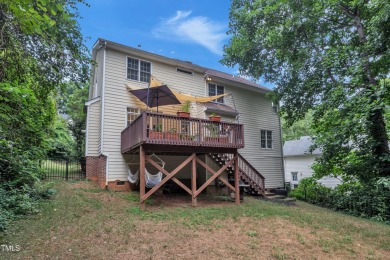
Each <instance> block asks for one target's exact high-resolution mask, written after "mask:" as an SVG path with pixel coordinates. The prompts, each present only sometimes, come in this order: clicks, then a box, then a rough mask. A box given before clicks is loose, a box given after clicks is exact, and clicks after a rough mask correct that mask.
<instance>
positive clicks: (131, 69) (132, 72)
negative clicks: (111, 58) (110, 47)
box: [127, 57, 152, 82]
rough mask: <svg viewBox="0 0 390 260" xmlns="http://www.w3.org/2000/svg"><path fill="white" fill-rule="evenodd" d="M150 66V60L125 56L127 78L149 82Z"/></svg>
mask: <svg viewBox="0 0 390 260" xmlns="http://www.w3.org/2000/svg"><path fill="white" fill-rule="evenodd" d="M151 67H152V64H151V63H150V62H147V61H143V60H139V59H134V58H130V57H127V78H128V79H132V80H137V81H142V82H149V81H150V72H151Z"/></svg>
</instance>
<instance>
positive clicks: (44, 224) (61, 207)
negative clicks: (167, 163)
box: [0, 182, 390, 259]
mask: <svg viewBox="0 0 390 260" xmlns="http://www.w3.org/2000/svg"><path fill="white" fill-rule="evenodd" d="M56 186H57V189H58V191H59V193H58V194H57V195H56V197H55V199H54V200H52V201H50V202H49V203H46V204H45V205H44V208H43V211H42V212H41V213H39V214H38V215H34V216H31V217H28V218H26V219H22V220H20V221H17V222H16V223H15V225H14V226H13V227H12V228H11V229H10V230H9V231H8V234H7V235H5V236H2V237H1V238H0V244H7V245H12V244H13V245H15V244H18V245H20V248H21V250H20V251H19V252H17V253H15V252H14V253H12V252H1V251H0V259H80V258H83V259H205V258H207V259H330V258H333V259H388V258H387V257H388V255H389V254H390V248H389V246H388V245H389V244H390V226H388V225H383V224H380V223H376V222H373V221H368V220H364V219H359V218H354V217H350V216H347V215H343V214H339V213H335V212H332V211H329V210H326V209H322V208H318V207H315V206H312V205H308V204H306V203H298V204H297V205H298V206H297V207H287V206H284V205H280V204H275V203H270V202H267V201H262V200H257V199H253V198H251V197H245V199H244V203H243V204H242V205H240V206H236V205H235V204H234V202H230V201H224V199H223V198H212V197H203V198H200V199H199V200H198V205H199V206H198V207H197V208H193V207H191V198H190V197H189V196H181V195H180V196H172V195H167V196H165V197H162V196H161V197H154V198H152V200H150V201H149V202H148V205H147V210H146V211H145V212H141V211H140V210H139V207H138V201H139V195H138V193H136V192H117V193H115V192H109V191H101V190H99V189H97V187H96V186H95V185H94V183H91V182H78V183H66V182H62V183H58V184H56Z"/></svg>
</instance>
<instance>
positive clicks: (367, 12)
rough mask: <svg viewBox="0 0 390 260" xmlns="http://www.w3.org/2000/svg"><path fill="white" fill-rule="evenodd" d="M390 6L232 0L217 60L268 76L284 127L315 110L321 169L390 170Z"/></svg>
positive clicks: (364, 174)
mask: <svg viewBox="0 0 390 260" xmlns="http://www.w3.org/2000/svg"><path fill="white" fill-rule="evenodd" d="M389 12H390V2H389V1H371V2H366V1H334V0H326V1H317V2H316V1H295V0H293V1H284V0H282V1H280V0H254V1H249V0H234V1H233V2H232V6H231V11H230V31H229V34H231V35H232V38H231V40H230V42H229V44H228V45H227V46H226V47H225V55H224V59H223V60H222V62H223V63H224V64H225V65H229V66H234V65H236V64H239V66H240V68H239V69H240V73H242V74H247V75H248V76H253V77H255V78H258V77H260V76H262V77H263V78H264V79H265V80H266V81H270V82H274V83H275V84H276V85H277V87H276V88H275V91H274V93H273V98H274V99H275V102H278V101H280V102H281V103H282V104H283V107H282V108H281V112H282V114H283V115H284V117H285V121H286V123H287V124H288V125H291V124H292V123H293V122H294V121H297V120H299V119H302V118H303V117H304V115H305V114H306V112H307V111H309V110H313V124H312V126H313V127H314V134H315V136H316V137H317V138H316V139H315V140H314V141H315V143H316V145H317V147H320V148H322V151H323V156H322V158H321V160H319V166H318V168H321V170H320V171H319V172H321V174H323V175H329V174H332V170H333V169H334V168H337V169H338V170H339V171H340V172H341V174H343V175H344V176H357V177H358V178H359V179H360V180H362V181H366V182H368V181H369V180H371V179H372V178H375V177H378V176H390V156H389V146H388V135H387V131H386V124H385V119H384V111H385V108H386V107H388V105H389V101H390V99H389V95H390V88H389V84H388V82H387V81H386V80H385V79H386V77H388V75H389V74H390V52H389V48H390V46H389V40H388V39H389V38H390V33H389V30H388V28H390V16H389V15H388V14H389ZM346 158H350V159H351V160H346Z"/></svg>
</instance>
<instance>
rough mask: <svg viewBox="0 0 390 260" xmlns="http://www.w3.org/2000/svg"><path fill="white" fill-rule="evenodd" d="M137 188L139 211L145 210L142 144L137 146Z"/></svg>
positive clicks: (143, 152)
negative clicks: (138, 191)
mask: <svg viewBox="0 0 390 260" xmlns="http://www.w3.org/2000/svg"><path fill="white" fill-rule="evenodd" d="M139 162H140V164H139V167H140V169H139V177H140V178H139V179H140V181H139V190H140V207H141V211H142V210H145V201H144V200H142V197H143V196H144V195H145V151H144V148H143V147H142V145H141V146H140V148H139Z"/></svg>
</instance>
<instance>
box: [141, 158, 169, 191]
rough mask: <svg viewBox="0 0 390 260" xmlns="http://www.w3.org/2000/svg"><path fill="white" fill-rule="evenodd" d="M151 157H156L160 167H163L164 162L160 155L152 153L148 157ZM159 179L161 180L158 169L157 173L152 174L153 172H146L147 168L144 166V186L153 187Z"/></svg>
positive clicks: (160, 173)
mask: <svg viewBox="0 0 390 260" xmlns="http://www.w3.org/2000/svg"><path fill="white" fill-rule="evenodd" d="M152 157H154V158H156V159H157V160H158V161H159V162H160V163H161V168H163V169H164V167H165V162H164V161H163V160H161V159H160V157H158V156H157V155H155V154H154V153H153V154H152V155H151V156H150V158H152ZM161 180H162V172H160V171H159V172H158V173H157V174H155V175H153V174H150V173H149V172H148V170H147V169H146V168H145V186H146V188H149V189H151V188H153V187H154V186H156V185H157V184H159V183H160V181H161Z"/></svg>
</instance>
